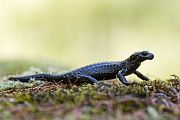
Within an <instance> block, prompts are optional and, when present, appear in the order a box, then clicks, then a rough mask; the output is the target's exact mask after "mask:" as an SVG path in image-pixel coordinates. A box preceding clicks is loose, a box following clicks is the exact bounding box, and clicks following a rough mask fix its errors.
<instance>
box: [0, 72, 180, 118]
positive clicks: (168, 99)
mask: <svg viewBox="0 0 180 120" xmlns="http://www.w3.org/2000/svg"><path fill="white" fill-rule="evenodd" d="M31 72H32V71H26V74H28V73H29V74H30V73H31ZM23 74H24V73H23ZM179 91H180V80H179V78H177V77H174V79H171V80H166V81H161V80H154V81H148V82H144V81H142V82H140V83H139V84H136V85H129V86H126V85H123V84H112V85H111V86H109V85H108V84H106V83H104V82H100V83H99V84H95V85H91V84H86V83H85V84H81V85H72V86H69V85H64V84H60V83H58V84H57V83H48V82H42V81H35V80H33V79H32V80H31V81H30V82H29V83H21V82H12V81H7V80H6V77H5V78H4V81H3V82H2V84H1V87H0V103H1V104H0V112H1V114H2V115H1V117H0V118H1V119H13V118H15V119H20V118H22V119H26V118H27V117H30V118H33V119H59V118H61V119H63V118H64V119H68V118H72V117H73V118H77V119H112V120H113V119H118V118H119V117H121V118H122V119H133V118H137V119H157V116H158V119H177V118H178V116H179V113H180V111H179V101H180V98H179ZM155 93H163V95H162V94H160V95H159V96H156V97H155V96H154V95H155ZM7 111H8V112H7ZM167 116H168V117H167Z"/></svg>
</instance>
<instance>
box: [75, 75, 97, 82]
mask: <svg viewBox="0 0 180 120" xmlns="http://www.w3.org/2000/svg"><path fill="white" fill-rule="evenodd" d="M78 80H79V82H89V83H91V84H93V83H98V81H97V80H96V79H95V78H93V77H91V76H87V75H78ZM77 82H78V81H77Z"/></svg>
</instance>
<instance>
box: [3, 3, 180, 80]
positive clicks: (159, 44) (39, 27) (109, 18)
mask: <svg viewBox="0 0 180 120" xmlns="http://www.w3.org/2000/svg"><path fill="white" fill-rule="evenodd" d="M179 6H180V1H179V0H173V1H169V0H163V1H155V0H149V1H145V0H59V1H57V0H30V1H29V0H0V60H1V61H6V62H7V63H10V62H12V61H16V60H22V61H26V60H28V61H48V62H47V63H58V64H62V65H64V66H67V67H69V68H71V69H75V68H76V67H80V66H83V65H86V64H90V63H94V62H99V61H112V60H115V61H116V60H124V59H125V58H127V57H129V56H130V55H131V54H132V53H133V52H135V51H139V50H149V51H151V52H153V53H154V54H155V58H154V60H153V61H146V62H144V63H143V64H142V66H141V67H140V68H139V70H140V71H142V72H143V73H145V74H146V75H148V76H149V77H150V78H170V74H176V75H180V71H179V67H180V62H179V61H180V53H179V51H180V46H179V45H180V14H179V11H180V7H179ZM3 64H5V63H3ZM23 64H25V63H23ZM17 65H18V64H17ZM0 67H1V66H0ZM8 67H11V66H10V65H9V66H8ZM1 72H2V71H1Z"/></svg>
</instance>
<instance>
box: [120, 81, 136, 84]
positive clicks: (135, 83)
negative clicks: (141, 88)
mask: <svg viewBox="0 0 180 120" xmlns="http://www.w3.org/2000/svg"><path fill="white" fill-rule="evenodd" d="M123 84H125V85H133V84H137V82H135V81H134V82H124V83H123Z"/></svg>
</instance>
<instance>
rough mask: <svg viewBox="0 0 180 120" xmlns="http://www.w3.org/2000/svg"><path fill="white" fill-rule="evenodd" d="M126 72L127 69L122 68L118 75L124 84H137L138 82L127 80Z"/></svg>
mask: <svg viewBox="0 0 180 120" xmlns="http://www.w3.org/2000/svg"><path fill="white" fill-rule="evenodd" d="M125 72H126V71H125V70H124V69H123V70H120V71H119V72H118V74H117V77H118V78H119V80H120V81H121V82H122V83H123V84H125V85H132V84H137V83H136V82H128V81H127V80H126V78H125V77H124V74H125Z"/></svg>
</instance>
